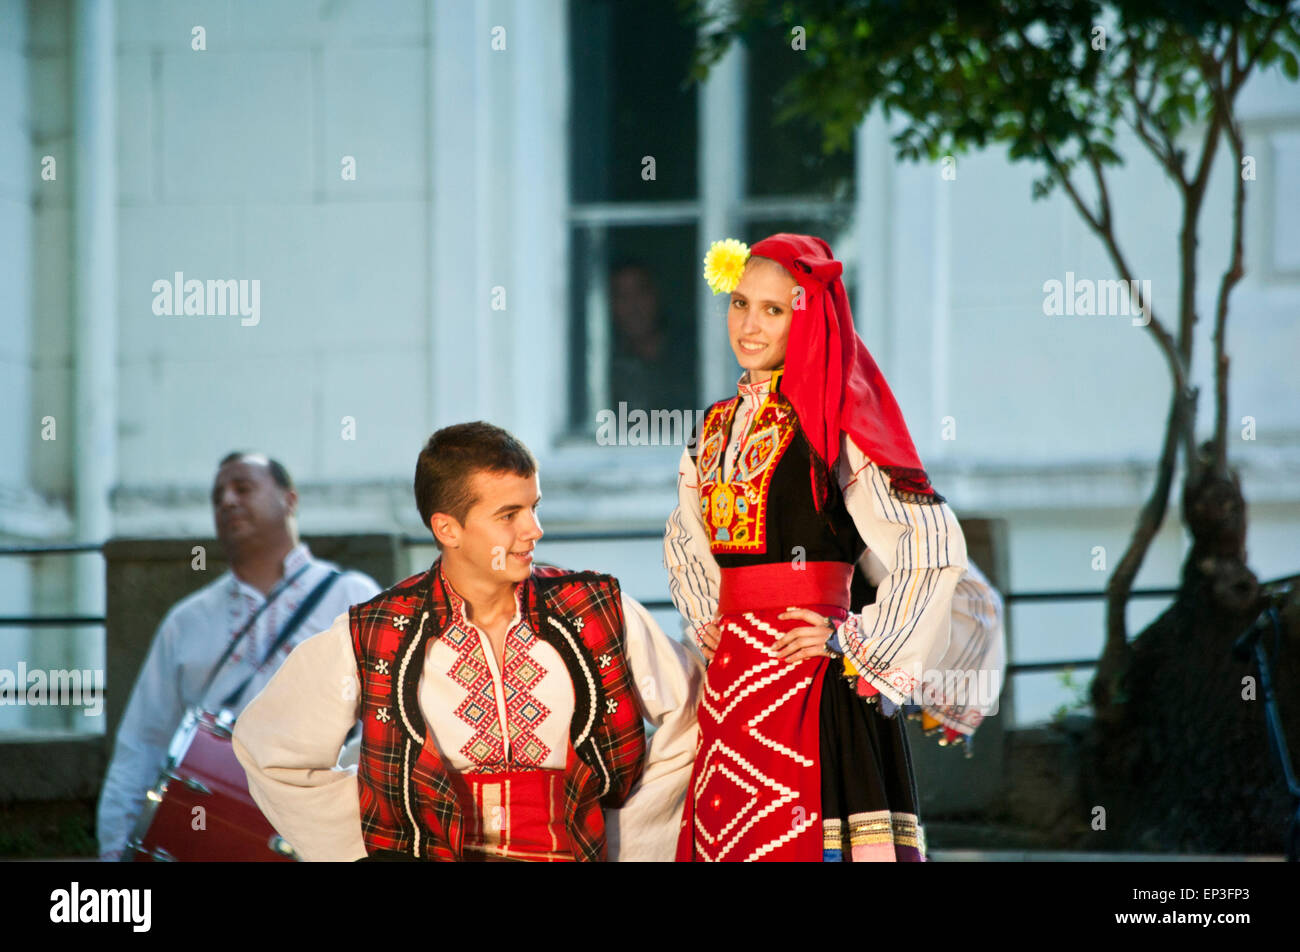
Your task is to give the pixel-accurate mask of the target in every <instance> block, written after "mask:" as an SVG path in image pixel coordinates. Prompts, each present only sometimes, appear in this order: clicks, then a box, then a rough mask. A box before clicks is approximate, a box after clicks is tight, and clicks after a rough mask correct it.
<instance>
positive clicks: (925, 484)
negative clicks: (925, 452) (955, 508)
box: [880, 466, 948, 504]
mask: <svg viewBox="0 0 1300 952" xmlns="http://www.w3.org/2000/svg"><path fill="white" fill-rule="evenodd" d="M880 469H881V472H883V473H884V474H885V475H886V476H888V477H889V488H890V489H891V490H893V492H894V494H895V495H897V496H898V497H899V498H900V499H902V500H903V501H904V502H918V503H930V504H938V503H941V502H947V501H948V500H946V499H944V498H943V497H942V496H940V495H939V493H938V492H936V491H935V488H934V487H933V486H931V485H930V477H929V476H927V475H926V472H925V470H923V469H914V468H912V467H909V466H882V467H880Z"/></svg>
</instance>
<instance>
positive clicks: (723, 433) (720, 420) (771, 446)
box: [697, 394, 797, 553]
mask: <svg viewBox="0 0 1300 952" xmlns="http://www.w3.org/2000/svg"><path fill="white" fill-rule="evenodd" d="M738 403H739V398H738V397H733V398H732V399H730V400H728V401H726V402H725V403H723V404H720V405H719V406H716V407H714V408H713V409H712V410H710V411H709V414H708V416H707V417H705V420H704V426H703V434H702V437H701V439H700V454H699V457H698V464H697V465H698V472H699V478H700V514H701V516H703V518H704V524H705V526H706V527H707V528H708V531H709V549H710V550H711V551H713V552H715V553H718V552H762V551H764V550H765V549H766V548H767V502H768V490H769V488H770V486H771V484H772V475H773V474H774V473H775V472H776V466H777V463H778V462H779V461H780V459H781V456H782V454H783V453H784V452H785V449H786V447H787V446H789V444H790V441H791V440H792V439H793V438H794V432H795V426H796V425H797V421H796V419H795V416H794V414H793V413H791V412H790V410H789V409H788V408H786V407H784V406H783V405H782V404H781V403H779V402H776V401H773V400H772V398H771V395H770V394H769V395H768V396H767V397H765V398H764V400H763V403H762V404H761V405H760V406H759V408H758V412H757V413H756V414H755V415H754V423H753V426H752V428H751V431H750V433H749V434H748V435H747V436H746V437H745V438H744V440H743V441H742V443H741V447H740V452H739V453H738V454H737V457H736V460H735V468H734V471H733V472H732V474H731V479H729V480H728V479H724V478H723V472H722V469H723V462H724V460H725V454H726V446H727V440H728V437H729V436H730V434H731V426H732V421H733V420H734V418H735V414H736V405H737V404H738Z"/></svg>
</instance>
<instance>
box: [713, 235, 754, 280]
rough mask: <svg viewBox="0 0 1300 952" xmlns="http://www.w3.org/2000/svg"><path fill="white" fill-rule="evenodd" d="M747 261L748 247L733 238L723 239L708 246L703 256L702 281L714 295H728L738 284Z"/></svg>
mask: <svg viewBox="0 0 1300 952" xmlns="http://www.w3.org/2000/svg"><path fill="white" fill-rule="evenodd" d="M748 260H749V245H747V244H745V243H744V242H741V241H737V240H736V239H735V238H723V239H722V240H721V241H715V242H714V243H713V244H711V245H710V246H709V253H708V254H706V255H705V256H704V280H705V281H707V282H708V284H709V287H711V288H713V293H714V294H722V293H726V294H730V293H731V292H732V291H734V290H736V285H737V284H739V283H740V276H741V274H742V273H743V272H744V270H745V262H746V261H748Z"/></svg>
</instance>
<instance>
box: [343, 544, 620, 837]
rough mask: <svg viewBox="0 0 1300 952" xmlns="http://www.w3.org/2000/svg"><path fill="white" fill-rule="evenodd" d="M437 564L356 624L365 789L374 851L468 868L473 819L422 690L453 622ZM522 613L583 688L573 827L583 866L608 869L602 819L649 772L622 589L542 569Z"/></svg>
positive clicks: (569, 813) (576, 724) (353, 619)
mask: <svg viewBox="0 0 1300 952" xmlns="http://www.w3.org/2000/svg"><path fill="white" fill-rule="evenodd" d="M438 568H439V563H438V562H435V563H434V564H433V566H432V567H431V568H430V569H429V570H428V571H427V572H422V573H420V574H419V575H413V576H411V577H410V578H408V579H406V580H404V581H402V582H399V583H398V584H397V585H395V586H393V587H392V588H390V589H389V590H388V591H386V592H382V593H380V594H379V595H377V596H375V598H373V599H371V600H370V601H368V602H364V603H362V604H360V605H354V606H353V607H352V608H351V609H350V612H349V620H350V623H351V629H352V647H353V651H354V652H355V654H356V659H357V669H358V671H359V672H360V673H361V684H362V697H361V703H362V707H361V717H362V739H361V756H360V762H359V764H358V768H357V781H358V786H359V789H360V798H361V831H362V835H363V838H364V840H365V844H366V851H367V853H370V854H372V855H373V854H376V853H401V854H406V855H407V856H409V857H411V858H415V859H437V860H459V859H461V858H462V850H463V845H464V835H465V829H464V818H463V816H462V814H461V809H460V805H459V802H458V801H457V798H456V793H455V790H454V788H453V786H452V783H451V779H450V774H449V770H450V768H448V767H447V766H446V764H444V763H443V761H442V758H441V756H440V755H439V754H438V751H437V749H436V748H435V747H434V745H433V742H432V741H431V740H430V738H429V736H428V730H427V729H426V726H425V723H424V718H423V715H422V714H421V712H420V708H419V703H418V700H417V696H416V693H417V688H418V686H419V681H420V673H421V670H422V668H423V664H424V653H425V649H426V648H427V646H428V640H429V639H430V638H436V637H440V636H441V634H442V632H443V630H444V628H445V627H446V625H447V623H448V621H449V618H450V608H449V605H448V599H447V593H446V591H445V589H444V586H443V584H442V575H441V573H440V572H439V571H438ZM522 584H523V585H525V586H526V589H525V593H524V598H523V599H522V603H523V604H524V605H525V606H526V607H525V611H526V612H527V616H528V623H529V625H530V626H531V627H532V628H533V630H534V631H535V632H536V633H537V634H538V636H539V637H541V638H544V639H545V640H546V641H547V642H548V643H550V644H551V645H552V647H554V648H555V649H556V651H557V652H559V654H560V657H561V658H563V659H564V664H565V667H566V669H567V670H568V672H569V676H570V678H571V679H572V681H573V694H574V713H573V720H572V722H571V724H570V730H569V740H570V746H569V753H568V758H567V762H566V765H565V781H564V793H565V822H566V826H567V829H568V832H569V837H570V839H571V842H572V844H573V849H574V854H575V855H576V857H577V858H578V859H581V860H601V859H604V858H605V819H604V814H603V813H602V807H617V806H619V805H621V804H622V802H623V800H624V799H625V798H626V797H627V794H628V792H629V791H630V790H631V788H632V785H633V784H634V783H635V782H636V780H637V778H638V777H640V775H641V771H642V769H643V767H644V762H645V729H644V725H643V723H642V711H641V707H640V703H639V699H638V696H637V694H636V692H635V691H634V685H633V683H632V675H631V672H630V670H629V667H628V663H627V656H626V653H625V651H624V622H623V609H622V601H621V597H620V594H619V587H618V581H617V579H614V578H612V577H611V576H608V575H600V574H598V573H595V572H569V571H566V570H564V569H559V568H555V567H553V566H535V567H534V569H533V574H532V576H531V577H530V578H529V579H528V580H526V581H525V582H523V583H522Z"/></svg>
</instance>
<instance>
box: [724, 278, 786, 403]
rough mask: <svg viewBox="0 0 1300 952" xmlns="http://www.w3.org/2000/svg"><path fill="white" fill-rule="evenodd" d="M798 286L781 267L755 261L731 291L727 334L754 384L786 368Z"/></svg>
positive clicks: (738, 359) (739, 360) (737, 357)
mask: <svg viewBox="0 0 1300 952" xmlns="http://www.w3.org/2000/svg"><path fill="white" fill-rule="evenodd" d="M796 286H797V285H796V283H795V280H794V278H793V277H792V276H791V275H790V273H789V272H788V271H786V270H785V268H783V267H781V265H779V264H777V263H776V262H773V261H768V260H767V259H758V258H751V259H750V260H749V262H748V264H747V265H746V266H745V272H744V274H743V275H741V278H740V283H739V284H737V285H736V289H735V290H734V291H732V292H731V306H730V307H729V308H728V309H727V334H728V336H729V338H730V339H731V349H732V351H734V352H735V354H736V361H737V362H738V363H739V364H740V366H741V367H743V368H744V369H745V370H748V371H749V372H750V373H749V378H750V380H751V381H756V380H764V379H766V378H767V377H768V376H769V375H770V374H771V372H772V371H773V370H779V369H781V367H782V366H784V365H785V348H786V343H787V342H788V341H789V339H790V319H791V317H792V316H793V314H794V308H793V302H794V289H795V287H796Z"/></svg>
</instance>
